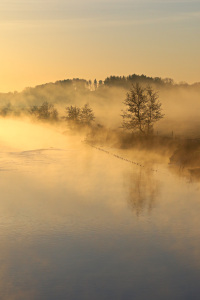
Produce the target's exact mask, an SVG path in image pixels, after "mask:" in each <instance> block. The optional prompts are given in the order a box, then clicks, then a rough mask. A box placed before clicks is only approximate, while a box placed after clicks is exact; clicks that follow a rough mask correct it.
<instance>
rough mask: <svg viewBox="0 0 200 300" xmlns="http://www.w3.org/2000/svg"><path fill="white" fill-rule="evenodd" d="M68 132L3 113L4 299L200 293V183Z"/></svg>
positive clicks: (147, 156) (152, 157)
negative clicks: (91, 144)
mask: <svg viewBox="0 0 200 300" xmlns="http://www.w3.org/2000/svg"><path fill="white" fill-rule="evenodd" d="M63 131H64V130H63V128H61V127H59V126H58V127H54V126H52V125H47V124H46V125H42V124H39V123H31V122H30V121H28V120H13V119H0V147H1V148H0V149H1V151H0V152H1V153H0V171H1V172H0V191H1V200H0V228H1V235H0V241H1V249H0V258H1V272H0V275H1V283H0V290H1V299H2V300H8V299H15V300H23V299H24V300H27V299H30V300H31V299H47V300H55V299H95V300H96V299H109V300H110V299H133V298H134V299H137V300H141V299H166V300H168V299H171V300H173V299H174V300H175V299H176V300H177V299H180V300H182V299H186V298H188V299H189V298H190V299H193V300H195V299H198V297H199V293H200V287H199V274H200V263H199V261H200V257H199V246H200V244H199V234H200V232H199V228H200V219H199V209H200V202H199V199H200V185H199V183H198V182H196V181H193V179H192V178H190V177H184V176H179V175H181V173H180V174H178V173H175V172H171V171H170V168H169V165H168V163H169V158H167V157H164V158H162V157H161V156H160V155H159V154H156V153H154V152H152V153H150V152H149V153H148V152H147V151H138V150H137V151H136V150H129V151H126V150H119V149H117V148H109V147H108V146H101V145H98V147H96V148H94V147H91V146H90V145H89V144H87V143H85V142H84V136H80V135H78V134H76V135H72V134H70V133H69V132H68V133H65V134H62V132H63ZM179 171H180V172H181V170H180V169H179ZM188 295H189V296H188Z"/></svg>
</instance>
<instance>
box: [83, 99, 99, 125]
mask: <svg viewBox="0 0 200 300" xmlns="http://www.w3.org/2000/svg"><path fill="white" fill-rule="evenodd" d="M94 119H95V117H94V113H93V110H92V109H91V108H90V107H89V104H85V105H84V106H83V108H82V109H81V112H80V122H81V124H83V125H87V126H90V125H91V123H92V122H93V121H94Z"/></svg>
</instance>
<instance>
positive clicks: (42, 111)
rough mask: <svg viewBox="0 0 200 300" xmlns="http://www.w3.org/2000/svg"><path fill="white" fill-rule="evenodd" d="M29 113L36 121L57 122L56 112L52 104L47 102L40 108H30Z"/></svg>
mask: <svg viewBox="0 0 200 300" xmlns="http://www.w3.org/2000/svg"><path fill="white" fill-rule="evenodd" d="M29 113H30V114H31V115H33V116H35V117H36V118H37V119H38V120H46V121H47V120H48V121H58V111H57V109H56V108H54V105H53V104H50V103H48V102H47V101H45V102H43V104H42V105H41V106H36V105H34V106H32V107H31V108H30V110H29Z"/></svg>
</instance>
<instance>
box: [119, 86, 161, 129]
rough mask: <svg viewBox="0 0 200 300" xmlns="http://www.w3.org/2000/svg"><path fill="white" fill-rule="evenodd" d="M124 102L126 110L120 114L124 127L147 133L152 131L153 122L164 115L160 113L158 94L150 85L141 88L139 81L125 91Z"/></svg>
mask: <svg viewBox="0 0 200 300" xmlns="http://www.w3.org/2000/svg"><path fill="white" fill-rule="evenodd" d="M124 104H125V105H126V110H125V111H123V114H122V117H123V123H122V127H123V128H124V129H128V130H132V131H139V132H140V133H142V134H145V135H148V134H150V133H152V132H153V125H154V123H155V122H157V121H159V120H160V119H162V118H163V116H164V115H163V114H162V113H161V103H160V102H159V100H158V94H157V92H154V90H153V89H152V87H150V86H148V87H147V88H143V87H142V86H141V85H140V84H139V83H136V84H135V85H133V86H132V88H131V89H130V92H129V93H127V96H126V99H125V101H124Z"/></svg>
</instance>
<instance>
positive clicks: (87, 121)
mask: <svg viewBox="0 0 200 300" xmlns="http://www.w3.org/2000/svg"><path fill="white" fill-rule="evenodd" d="M66 114H67V115H66V116H64V119H65V120H66V121H67V122H68V123H69V125H70V126H71V127H77V126H91V124H92V122H93V121H94V119H95V117H94V113H93V110H92V109H91V108H90V107H89V105H88V104H85V105H84V106H83V107H82V108H79V107H77V106H72V105H71V106H68V107H66Z"/></svg>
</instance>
